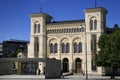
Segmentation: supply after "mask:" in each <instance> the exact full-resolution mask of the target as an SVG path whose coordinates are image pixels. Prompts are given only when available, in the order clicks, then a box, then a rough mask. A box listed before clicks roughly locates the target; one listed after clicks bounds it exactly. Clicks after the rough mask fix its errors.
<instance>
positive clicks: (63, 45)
mask: <svg viewBox="0 0 120 80" xmlns="http://www.w3.org/2000/svg"><path fill="white" fill-rule="evenodd" d="M62 53H65V44H64V43H62Z"/></svg>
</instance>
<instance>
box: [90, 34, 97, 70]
mask: <svg viewBox="0 0 120 80" xmlns="http://www.w3.org/2000/svg"><path fill="white" fill-rule="evenodd" d="M96 51H97V37H96V35H95V34H92V35H91V57H92V59H91V66H92V67H91V68H92V70H93V71H96V64H95V61H96V60H95V59H96Z"/></svg>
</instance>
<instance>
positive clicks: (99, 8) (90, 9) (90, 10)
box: [84, 7, 108, 14]
mask: <svg viewBox="0 0 120 80" xmlns="http://www.w3.org/2000/svg"><path fill="white" fill-rule="evenodd" d="M98 11H101V12H103V13H105V14H107V13H108V11H107V9H105V8H104V7H95V8H87V9H85V10H84V12H86V13H89V12H98Z"/></svg>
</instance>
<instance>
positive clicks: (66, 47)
mask: <svg viewBox="0 0 120 80" xmlns="http://www.w3.org/2000/svg"><path fill="white" fill-rule="evenodd" d="M69 46H70V45H69V43H67V44H65V43H62V53H69Z"/></svg>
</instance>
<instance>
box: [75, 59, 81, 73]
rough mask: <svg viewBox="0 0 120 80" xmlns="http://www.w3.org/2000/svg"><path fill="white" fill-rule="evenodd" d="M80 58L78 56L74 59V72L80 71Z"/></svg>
mask: <svg viewBox="0 0 120 80" xmlns="http://www.w3.org/2000/svg"><path fill="white" fill-rule="evenodd" d="M81 61H82V60H81V59H80V58H77V59H76V60H75V73H81V71H82V70H81Z"/></svg>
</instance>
